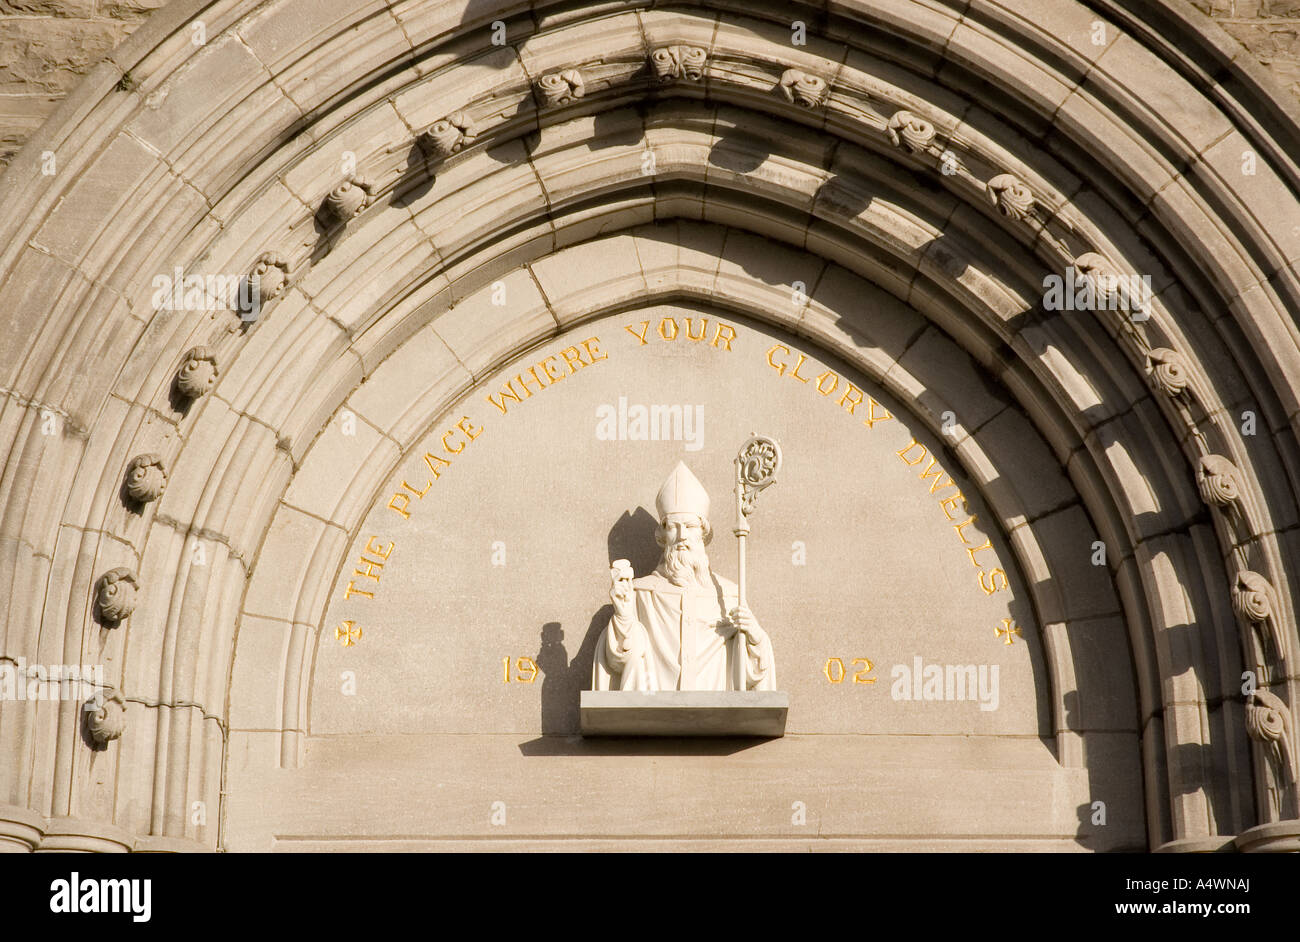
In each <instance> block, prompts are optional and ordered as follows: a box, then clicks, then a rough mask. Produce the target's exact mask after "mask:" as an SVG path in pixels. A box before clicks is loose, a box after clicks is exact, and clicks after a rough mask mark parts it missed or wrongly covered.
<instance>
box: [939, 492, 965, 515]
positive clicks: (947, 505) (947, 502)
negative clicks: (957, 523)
mask: <svg viewBox="0 0 1300 942" xmlns="http://www.w3.org/2000/svg"><path fill="white" fill-rule="evenodd" d="M965 503H966V498H965V497H963V496H962V493H961V491H958V492H957V493H956V494H954V495H953V496H952V497H945V498H944V499H943V500H941V501H939V506H940V507H942V508H943V513H944V516H945V517H947V518H948V519H949V520H956V519H957V518H956V517H954V516H953V515H952V509H953V508H955V507H956V506H957V505H958V504H963V505H964V504H965ZM958 513H961V511H958Z"/></svg>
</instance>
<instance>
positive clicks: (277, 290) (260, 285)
mask: <svg viewBox="0 0 1300 942" xmlns="http://www.w3.org/2000/svg"><path fill="white" fill-rule="evenodd" d="M248 280H249V282H250V283H251V284H252V286H253V290H254V293H255V295H256V297H257V298H258V300H260V301H261V302H262V303H263V304H265V303H266V302H267V301H270V300H272V299H274V298H278V297H279V296H280V295H281V294H283V293H284V288H285V285H287V284H288V283H289V260H288V259H287V258H285V257H284V256H283V255H281V254H280V253H279V252H263V253H262V254H261V255H259V256H258V257H257V262H256V263H255V264H254V265H253V270H252V272H250V273H249V276H248Z"/></svg>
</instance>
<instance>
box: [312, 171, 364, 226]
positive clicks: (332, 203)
mask: <svg viewBox="0 0 1300 942" xmlns="http://www.w3.org/2000/svg"><path fill="white" fill-rule="evenodd" d="M373 189H374V184H372V183H371V182H370V181H369V180H367V179H365V178H363V177H348V179H346V180H344V181H343V182H342V183H340V184H339V185H338V186H336V187H334V189H332V190H330V192H329V195H328V196H326V197H325V202H323V203H322V204H321V208H320V214H321V218H322V221H323V222H324V223H325V224H326V225H327V226H331V227H333V226H340V225H345V224H346V223H347V222H348V221H349V220H351V219H353V218H355V217H356V216H357V215H358V214H360V212H361V211H362V210H363V209H365V208H366V207H367V206H369V205H370V193H371V191H372V190H373Z"/></svg>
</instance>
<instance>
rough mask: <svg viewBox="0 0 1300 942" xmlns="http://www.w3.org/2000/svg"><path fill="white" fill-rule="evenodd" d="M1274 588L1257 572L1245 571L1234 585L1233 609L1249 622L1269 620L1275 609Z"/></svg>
mask: <svg viewBox="0 0 1300 942" xmlns="http://www.w3.org/2000/svg"><path fill="white" fill-rule="evenodd" d="M1273 597H1274V596H1273V587H1272V586H1271V585H1269V584H1268V580H1267V579H1265V578H1264V577H1263V576H1261V575H1260V574H1259V573H1257V572H1250V571H1249V570H1246V569H1243V570H1241V572H1239V573H1237V580H1236V581H1235V582H1234V583H1233V584H1232V607H1233V609H1234V610H1235V611H1236V613H1237V614H1238V615H1240V616H1241V617H1242V618H1245V619H1247V620H1248V621H1253V622H1260V621H1265V620H1267V619H1268V618H1269V617H1270V616H1271V615H1272V614H1273V609H1274V608H1275V603H1274V601H1273Z"/></svg>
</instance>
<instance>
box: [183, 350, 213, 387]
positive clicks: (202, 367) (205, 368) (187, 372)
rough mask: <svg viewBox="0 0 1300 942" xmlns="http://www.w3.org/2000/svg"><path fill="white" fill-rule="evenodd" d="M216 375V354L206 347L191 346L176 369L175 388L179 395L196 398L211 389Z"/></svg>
mask: <svg viewBox="0 0 1300 942" xmlns="http://www.w3.org/2000/svg"><path fill="white" fill-rule="evenodd" d="M217 375H218V370H217V355H216V354H215V353H213V352H212V350H210V349H209V348H207V347H191V348H190V349H189V350H186V351H185V359H183V360H182V361H181V368H180V369H179V370H177V371H176V388H177V389H178V390H179V391H180V393H181V395H183V396H185V397H187V398H189V399H198V398H199V397H200V396H206V395H207V394H208V393H209V392H211V391H212V387H213V386H215V385H216V383H217Z"/></svg>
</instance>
